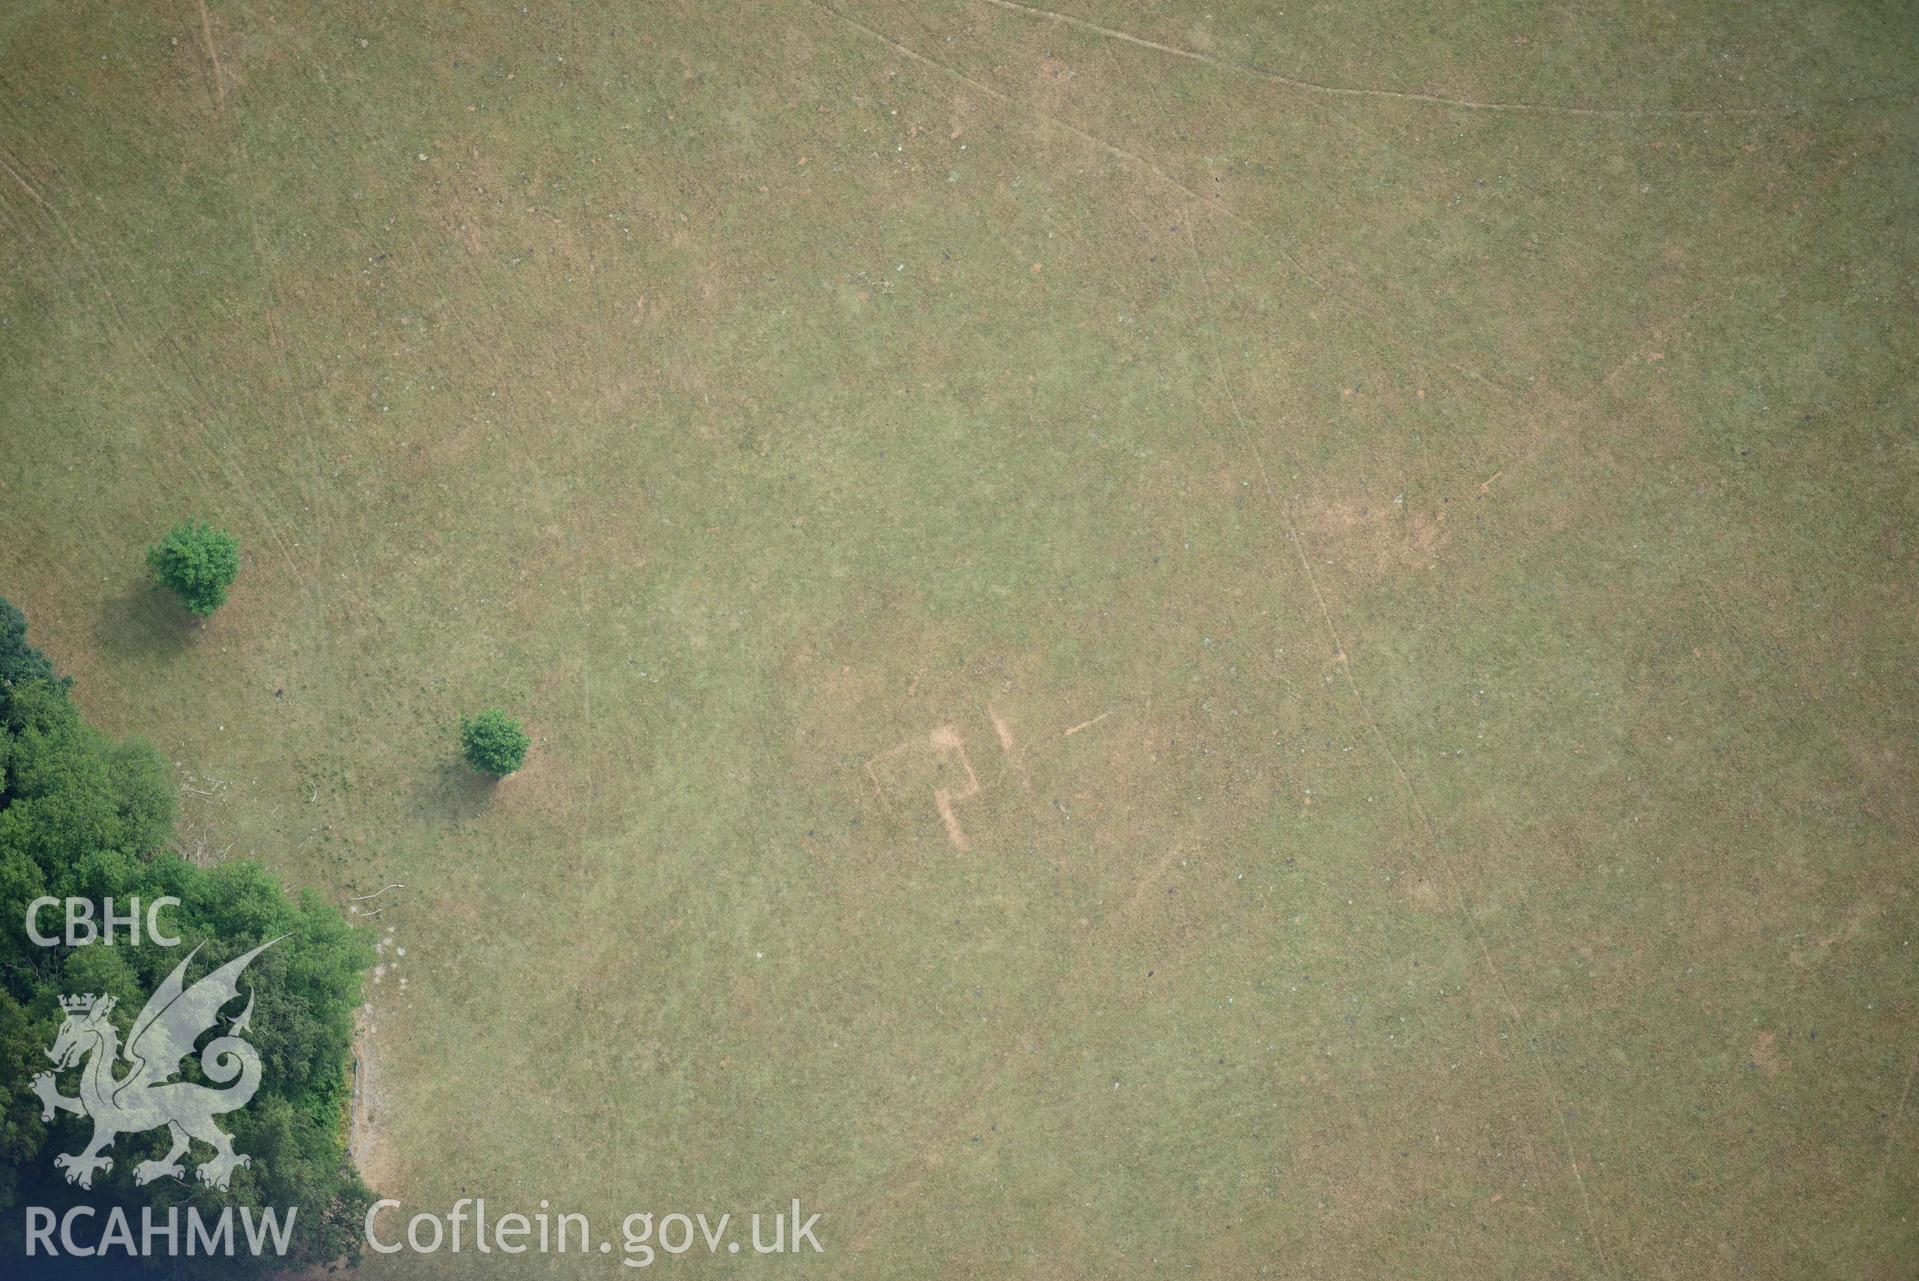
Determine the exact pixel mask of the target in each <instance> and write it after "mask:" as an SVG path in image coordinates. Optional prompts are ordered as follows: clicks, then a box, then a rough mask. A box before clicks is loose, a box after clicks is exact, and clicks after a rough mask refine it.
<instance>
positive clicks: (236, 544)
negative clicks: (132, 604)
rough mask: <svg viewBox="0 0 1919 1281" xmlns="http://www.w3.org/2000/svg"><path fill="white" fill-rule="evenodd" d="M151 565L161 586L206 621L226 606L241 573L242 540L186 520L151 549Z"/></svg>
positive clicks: (194, 521)
mask: <svg viewBox="0 0 1919 1281" xmlns="http://www.w3.org/2000/svg"><path fill="white" fill-rule="evenodd" d="M147 564H148V565H149V566H150V567H151V568H152V569H153V576H154V578H155V579H156V580H158V582H159V584H160V586H162V587H169V588H172V589H173V592H174V594H175V595H177V596H178V597H179V598H180V603H181V604H182V605H185V606H186V607H187V608H188V609H190V610H192V611H193V612H194V613H195V614H198V615H199V616H200V617H201V618H205V617H206V616H207V615H209V614H211V613H212V612H213V611H214V610H216V609H218V608H220V606H222V605H224V604H226V600H227V588H229V587H231V586H232V585H233V579H234V577H235V576H236V575H237V574H239V572H240V540H239V539H237V538H235V537H234V536H233V535H232V534H229V533H227V531H226V530H224V529H218V528H215V527H214V526H212V525H208V524H205V523H203V522H201V521H197V520H183V521H181V522H180V523H179V524H177V525H175V526H174V527H173V528H172V529H169V530H168V531H167V536H166V537H165V538H163V539H161V540H160V541H159V543H157V544H156V545H154V546H152V547H149V548H147Z"/></svg>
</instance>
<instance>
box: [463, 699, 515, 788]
mask: <svg viewBox="0 0 1919 1281" xmlns="http://www.w3.org/2000/svg"><path fill="white" fill-rule="evenodd" d="M532 742H533V740H532V739H530V738H528V737H527V736H526V731H525V730H523V729H521V728H520V723H519V722H518V721H516V720H514V719H513V718H512V717H510V716H508V715H507V714H506V713H505V712H503V711H501V710H500V709H499V708H497V707H489V708H487V709H486V710H485V711H484V712H481V713H480V714H479V715H478V716H463V717H461V718H460V747H461V749H462V750H463V751H464V752H465V753H466V760H467V764H469V765H471V766H472V767H473V768H474V769H477V770H482V771H484V772H485V773H488V774H491V775H492V776H493V777H495V778H505V777H506V776H507V775H508V774H511V773H512V772H513V771H514V770H516V769H518V768H520V762H522V761H524V760H525V759H526V749H527V747H528V745H530V744H531V743H532Z"/></svg>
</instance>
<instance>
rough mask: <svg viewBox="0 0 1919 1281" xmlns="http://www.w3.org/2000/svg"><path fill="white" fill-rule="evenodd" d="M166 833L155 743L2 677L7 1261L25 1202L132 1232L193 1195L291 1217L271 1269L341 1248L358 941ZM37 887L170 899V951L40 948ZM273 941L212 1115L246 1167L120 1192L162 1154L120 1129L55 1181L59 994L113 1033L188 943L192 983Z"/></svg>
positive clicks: (5, 623)
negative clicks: (228, 1181) (230, 1101)
mask: <svg viewBox="0 0 1919 1281" xmlns="http://www.w3.org/2000/svg"><path fill="white" fill-rule="evenodd" d="M15 612H16V613H17V611H15ZM9 626H10V619H8V618H6V617H5V616H3V615H0V661H4V659H5V657H6V656H7V655H8V654H9V653H10V652H11V651H9V650H7V649H6V648H5V645H6V642H7V639H8V637H10V636H14V635H16V634H15V633H13V632H11V631H9V630H8V627H9ZM48 675H51V672H50V671H49V672H48ZM173 822H174V790H173V787H172V782H171V779H170V778H169V776H168V773H167V768H166V765H165V762H163V761H162V760H161V759H160V757H159V755H158V754H157V753H156V752H154V750H153V749H152V748H151V747H149V746H147V745H146V744H145V743H141V742H138V741H131V742H124V743H116V742H113V741H112V740H110V739H108V738H107V737H106V736H105V735H103V734H101V733H100V732H99V731H97V730H95V729H93V728H92V727H91V726H88V725H87V724H85V723H84V722H83V721H82V720H81V719H80V715H79V713H78V711H77V710H76V708H75V707H74V705H73V703H72V701H71V699H70V698H69V697H68V694H67V690H66V687H65V685H64V684H62V683H58V682H56V681H52V680H49V679H46V677H44V676H42V677H37V678H36V679H31V680H27V681H23V682H9V681H3V680H0V919H5V920H6V921H9V922H12V923H13V924H12V926H11V927H10V928H8V929H6V930H4V931H0V1082H4V1085H3V1086H0V1089H3V1090H4V1092H5V1096H6V1097H5V1098H4V1099H3V1100H0V1104H3V1106H0V1207H4V1211H3V1212H0V1244H3V1245H4V1246H11V1247H14V1248H15V1251H16V1257H17V1253H18V1249H19V1247H20V1245H21V1242H20V1233H21V1225H22V1222H23V1216H22V1214H21V1212H20V1211H19V1209H18V1207H20V1206H24V1205H39V1206H46V1207H49V1208H52V1209H54V1210H55V1212H56V1213H59V1212H61V1211H62V1210H63V1209H64V1207H66V1206H68V1205H71V1204H75V1203H78V1202H82V1201H83V1202H85V1203H87V1204H91V1205H95V1206H97V1207H100V1212H101V1213H102V1214H104V1213H105V1208H106V1206H107V1205H108V1204H121V1205H124V1206H126V1207H128V1210H129V1213H130V1214H132V1215H134V1216H136V1221H137V1215H138V1213H139V1207H141V1206H149V1205H150V1206H153V1207H154V1209H155V1212H156V1213H158V1214H164V1213H165V1210H166V1208H167V1207H168V1206H175V1205H179V1206H184V1205H185V1204H186V1203H189V1202H191V1203H195V1204H198V1205H200V1206H201V1208H202V1212H203V1213H204V1214H208V1215H217V1214H218V1213H219V1211H220V1209H221V1208H222V1207H224V1206H235V1207H238V1206H243V1205H250V1206H255V1207H266V1206H272V1207H276V1208H281V1209H284V1208H285V1207H288V1206H297V1207H299V1213H298V1217H297V1220H296V1223H295V1231H294V1252H297V1258H296V1257H294V1256H293V1253H291V1252H290V1254H289V1257H288V1258H287V1259H284V1260H277V1261H274V1262H276V1263H277V1264H278V1265H280V1266H286V1265H290V1264H295V1263H307V1264H318V1263H326V1262H330V1261H332V1260H335V1259H338V1258H342V1257H354V1256H357V1253H358V1248H359V1241H360V1220H361V1217H362V1216H363V1215H364V1213H365V1209H366V1207H367V1205H368V1204H370V1200H371V1195H370V1193H369V1192H368V1191H367V1188H366V1186H365V1185H364V1184H363V1183H362V1182H361V1180H360V1178H359V1176H358V1174H357V1173H356V1172H355V1170H354V1168H353V1166H352V1163H351V1162H350V1160H349V1159H348V1157H347V1153H346V1147H345V1142H346V1119H347V1109H348V1105H349V1101H350V1090H351V1086H350V1081H349V1079H348V1072H349V1066H350V1056H351V1053H352V1035H353V1021H352V1020H353V1010H354V1009H355V1007H356V1006H358V1005H359V1003H360V999H361V978H362V974H363V972H364V971H365V969H366V968H367V967H368V966H369V965H370V964H371V963H372V949H371V948H370V947H369V946H368V944H367V942H366V941H365V939H364V938H363V937H361V936H360V935H359V934H358V933H356V932H355V931H354V930H353V928H352V927H351V926H349V925H348V924H347V922H346V920H345V919H344V918H343V917H342V916H341V915H340V913H339V911H338V910H337V909H336V908H334V907H333V906H331V905H330V904H328V903H326V902H325V901H324V900H322V899H321V898H320V897H319V896H317V895H315V894H314V893H312V892H311V891H306V892H303V893H301V894H300V895H299V896H298V897H297V898H296V897H289V895H288V894H287V892H286V891H285V890H284V889H283V888H282V887H281V885H280V884H279V882H278V881H277V880H275V878H274V877H273V876H272V875H271V874H270V873H269V872H268V871H267V870H266V869H265V868H263V867H261V866H260V865H259V864H258V863H255V862H252V861H249V860H236V861H234V862H229V863H224V864H221V865H219V866H216V867H211V868H202V867H198V866H195V865H194V864H191V863H188V862H186V861H184V860H183V859H181V858H179V857H178V856H177V855H175V854H173V853H171V852H169V851H168V850H167V848H166V846H167V845H168V843H169V841H170V840H171V839H172V832H173ZM41 895H53V896H56V897H61V898H65V897H67V896H74V897H78V898H87V899H91V900H93V901H94V902H95V903H96V904H97V903H99V902H100V900H102V899H104V898H106V897H107V896H109V895H110V896H112V897H113V899H114V900H115V903H116V907H117V908H119V909H120V910H122V911H124V910H125V908H126V907H127V906H128V900H130V899H132V898H134V897H136V896H137V897H138V898H139V899H140V900H141V903H142V904H143V906H144V905H146V904H150V903H151V902H152V901H153V900H154V899H157V898H159V897H162V896H166V895H171V896H173V897H175V898H177V899H179V900H180V905H179V906H178V907H177V908H169V909H168V910H167V912H166V914H165V916H164V917H163V925H164V928H165V929H166V930H167V932H168V933H170V934H173V935H177V936H178V937H179V938H180V940H181V945H180V946H179V947H160V946H155V945H153V944H152V943H151V942H144V943H142V944H141V945H139V946H127V945H126V943H125V940H124V938H123V939H122V940H121V942H120V943H119V944H118V945H116V946H111V947H109V946H104V945H102V944H99V943H94V944H91V945H85V946H79V947H66V946H59V947H53V948H43V947H40V946H38V945H37V944H35V943H33V942H32V941H31V940H30V939H29V938H28V937H27V936H26V932H25V930H24V929H23V928H22V926H23V923H24V921H25V918H26V911H27V906H28V904H29V903H30V902H31V901H32V900H33V899H35V898H37V897H39V896H41ZM56 919H57V914H56V913H54V912H51V911H49V912H47V913H45V914H43V916H42V917H41V925H42V929H43V931H44V932H47V933H55V932H58V928H59V927H58V925H57V924H56ZM279 935H286V936H287V937H286V938H285V939H284V940H283V941H282V942H280V943H279V944H277V945H276V946H274V947H272V948H269V949H268V950H267V951H265V952H264V953H262V954H261V955H260V957H259V958H258V959H257V960H255V961H254V962H253V963H252V965H251V966H250V967H249V968H248V970H247V971H246V975H245V978H244V979H243V986H244V987H245V988H250V989H251V990H252V994H253V997H254V1000H255V1007H254V1011H253V1019H252V1024H251V1029H250V1031H249V1032H248V1034H247V1039H248V1040H249V1041H251V1042H252V1043H253V1045H254V1046H255V1048H256V1049H257V1050H258V1051H259V1053H260V1057H261V1060H262V1063H263V1071H262V1074H261V1079H260V1087H259V1091H258V1093H257V1094H256V1095H255V1096H254V1097H253V1100H252V1101H251V1102H250V1103H249V1104H247V1106H245V1107H244V1108H242V1109H240V1110H238V1111H235V1112H231V1113H227V1114H225V1115H224V1116H223V1117H222V1118H221V1120H222V1125H223V1127H224V1128H227V1129H229V1130H230V1131H231V1132H232V1134H233V1136H234V1142H235V1146H236V1147H237V1148H238V1150H239V1151H241V1152H245V1153H247V1154H249V1155H251V1156H252V1157H253V1163H252V1165H251V1166H249V1167H245V1168H242V1169H239V1170H237V1171H235V1172H234V1175H233V1180H232V1185H231V1188H230V1189H229V1190H228V1191H227V1192H225V1193H221V1192H218V1191H215V1190H212V1189H209V1188H206V1187H203V1186H201V1185H200V1184H198V1183H197V1182H192V1181H189V1182H184V1183H183V1182H179V1181H176V1180H172V1179H161V1180H158V1181H156V1182H154V1183H152V1184H150V1185H148V1186H146V1187H144V1188H140V1189H138V1190H137V1191H136V1190H135V1188H134V1184H133V1169H134V1166H135V1165H137V1164H138V1163H139V1162H140V1161H141V1160H144V1159H147V1158H151V1157H155V1156H158V1155H160V1154H162V1153H163V1152H164V1151H165V1149H166V1147H167V1143H166V1132H165V1131H164V1130H156V1131H149V1132H147V1133H145V1134H130V1133H129V1134H122V1135H121V1136H120V1137H119V1139H118V1140H117V1142H116V1143H115V1146H114V1149H113V1151H112V1153H111V1155H112V1156H113V1158H114V1163H113V1167H112V1169H111V1170H110V1171H109V1172H106V1173H104V1174H102V1175H100V1176H98V1177H96V1178H95V1180H94V1184H93V1187H92V1188H91V1190H88V1191H85V1192H82V1191H81V1190H79V1189H76V1188H73V1187H70V1186H68V1185H67V1183H66V1182H65V1180H64V1178H63V1177H62V1175H61V1174H60V1172H59V1171H57V1170H56V1169H55V1168H54V1166H53V1163H52V1162H53V1157H54V1155H55V1154H56V1153H60V1152H74V1151H78V1150H80V1148H81V1147H82V1146H83V1145H84V1144H85V1143H86V1141H87V1137H88V1135H89V1134H90V1133H91V1123H90V1122H89V1121H88V1120H87V1119H86V1118H84V1117H78V1116H72V1115H69V1114H67V1113H64V1112H63V1113H60V1114H58V1115H57V1117H56V1119H55V1120H54V1121H51V1122H43V1121H42V1120H41V1119H40V1116H41V1109H40V1103H39V1100H38V1098H37V1097H36V1096H35V1095H34V1093H33V1092H32V1090H31V1089H30V1088H29V1081H30V1079H31V1077H32V1076H33V1075H34V1073H35V1072H37V1071H41V1070H44V1069H45V1068H46V1067H47V1060H46V1057H45V1054H44V1053H43V1051H44V1050H45V1048H46V1047H47V1046H49V1045H51V1044H52V1043H53V1038H54V1036H55V1034H56V1032H57V1031H58V1029H59V1027H60V1024H61V1022H62V1020H63V1012H62V1010H61V1007H60V997H61V996H62V995H73V994H78V993H82V992H93V993H103V994H110V995H112V996H114V997H116V998H117V999H118V1002H119V1004H118V1008H117V1009H116V1011H115V1014H114V1018H115V1021H116V1023H118V1024H119V1026H120V1028H121V1032H122V1035H123V1036H124V1035H125V1033H126V1029H127V1026H128V1025H129V1024H130V1023H131V1021H132V1019H133V1018H134V1017H135V1015H137V1014H138V1013H139V1011H140V1009H141V1007H142V1005H143V1004H144V1003H145V1001H146V998H147V997H148V995H149V994H150V993H152V991H153V990H154V988H155V987H156V986H157V985H158V984H159V983H160V982H161V980H162V979H164V978H165V976H166V975H167V973H168V972H169V971H170V970H172V968H173V967H174V966H176V965H178V964H179V963H180V961H181V960H182V959H184V958H185V957H186V955H187V952H188V949H190V948H192V947H193V946H195V945H196V944H197V945H200V948H201V950H200V953H199V955H198V956H196V957H195V958H194V961H193V965H192V967H191V969H190V970H189V973H188V976H187V978H188V981H189V982H192V981H193V980H195V979H197V978H198V977H199V976H200V975H201V974H203V973H205V972H206V971H207V970H208V969H211V968H214V967H217V966H219V965H221V964H223V963H224V962H226V961H228V960H231V959H232V958H233V957H235V956H238V955H240V954H241V953H242V952H245V951H247V950H249V949H251V948H253V947H255V946H257V945H258V944H260V943H264V942H266V941H267V940H268V939H272V938H275V937H277V936H279ZM229 1013H233V1011H229ZM191 1062H193V1060H189V1063H191ZM201 1155H204V1154H201ZM191 1159H192V1158H189V1160H191ZM174 1262H175V1263H183V1262H184V1261H174ZM265 1262H266V1261H259V1262H258V1264H257V1266H264V1264H265ZM168 1266H172V1264H169V1265H168ZM218 1266H219V1267H221V1268H225V1269H228V1270H231V1269H232V1268H233V1267H235V1266H241V1267H248V1266H256V1262H255V1261H253V1260H251V1259H250V1258H248V1259H243V1260H233V1261H222V1262H221V1263H220V1264H219V1265H218Z"/></svg>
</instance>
